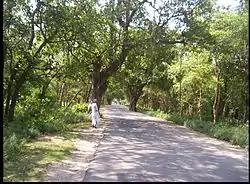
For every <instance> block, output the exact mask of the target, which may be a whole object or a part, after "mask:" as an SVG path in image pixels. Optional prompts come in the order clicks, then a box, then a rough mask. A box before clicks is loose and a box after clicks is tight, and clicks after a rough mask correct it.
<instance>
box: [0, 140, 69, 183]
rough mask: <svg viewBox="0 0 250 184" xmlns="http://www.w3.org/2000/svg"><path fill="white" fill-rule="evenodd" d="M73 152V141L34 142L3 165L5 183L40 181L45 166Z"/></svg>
mask: <svg viewBox="0 0 250 184" xmlns="http://www.w3.org/2000/svg"><path fill="white" fill-rule="evenodd" d="M72 150H74V141H73V140H63V139H62V140H58V139H55V140H53V139H52V140H34V141H32V142H29V143H26V144H25V145H24V147H23V149H22V151H21V152H20V154H19V155H17V156H16V157H14V158H12V159H10V160H9V161H8V162H5V163H4V178H3V180H4V181H5V182H10V181H12V182H20V181H41V180H42V177H43V176H44V174H45V172H46V166H47V165H48V164H51V163H55V162H58V161H60V160H62V159H64V158H65V157H66V156H67V155H69V154H70V152H71V151H72Z"/></svg>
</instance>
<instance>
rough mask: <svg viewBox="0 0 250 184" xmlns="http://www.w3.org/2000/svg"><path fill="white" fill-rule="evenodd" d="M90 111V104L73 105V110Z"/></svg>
mask: <svg viewBox="0 0 250 184" xmlns="http://www.w3.org/2000/svg"><path fill="white" fill-rule="evenodd" d="M87 111H88V104H87V103H83V104H76V105H73V106H72V112H74V113H75V112H87Z"/></svg>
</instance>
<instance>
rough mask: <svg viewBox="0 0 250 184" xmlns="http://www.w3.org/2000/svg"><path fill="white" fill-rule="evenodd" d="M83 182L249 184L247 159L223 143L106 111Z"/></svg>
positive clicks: (137, 116) (119, 108) (139, 117)
mask: <svg viewBox="0 0 250 184" xmlns="http://www.w3.org/2000/svg"><path fill="white" fill-rule="evenodd" d="M105 118H106V121H107V122H108V123H107V129H106V131H105V134H104V138H103V140H102V141H101V145H100V146H99V147H98V151H97V154H96V158H95V160H94V161H93V162H92V163H91V165H90V168H89V170H88V171H87V174H86V176H85V179H84V181H248V167H249V166H248V154H247V152H246V151H245V150H242V149H236V148H235V147H234V146H231V145H229V144H227V143H225V142H223V141H218V140H216V139H212V138H208V137H206V136H203V135H202V134H198V133H196V132H194V131H190V130H188V129H186V128H184V127H181V126H173V125H171V126H170V125H169V124H168V123H166V122H163V121H160V120H158V119H156V118H153V117H149V116H146V115H143V114H141V113H134V112H129V111H128V110H127V109H124V107H122V106H110V107H109V109H108V110H107V113H106V115H105Z"/></svg>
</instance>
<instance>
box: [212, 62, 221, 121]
mask: <svg viewBox="0 0 250 184" xmlns="http://www.w3.org/2000/svg"><path fill="white" fill-rule="evenodd" d="M216 77H217V78H216V88H215V99H214V104H213V119H214V123H216V122H217V121H218V119H219V105H220V69H219V66H218V64H217V66H216Z"/></svg>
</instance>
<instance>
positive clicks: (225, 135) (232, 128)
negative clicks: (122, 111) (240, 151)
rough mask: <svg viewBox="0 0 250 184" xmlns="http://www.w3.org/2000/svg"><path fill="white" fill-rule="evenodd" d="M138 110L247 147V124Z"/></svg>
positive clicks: (158, 111)
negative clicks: (215, 121)
mask: <svg viewBox="0 0 250 184" xmlns="http://www.w3.org/2000/svg"><path fill="white" fill-rule="evenodd" d="M139 111H140V112H142V113H145V114H148V115H151V116H154V117H158V118H161V119H165V120H168V121H171V122H172V123H175V124H178V125H183V126H185V127H188V128H190V129H192V130H195V131H197V132H200V133H203V134H206V135H208V136H210V137H214V138H217V139H220V140H224V141H227V142H230V143H231V144H233V145H238V146H240V147H242V148H246V149H249V131H248V129H249V125H248V124H238V125H230V123H227V122H217V123H215V124H214V123H213V122H211V121H205V120H200V119H199V118H198V117H180V116H178V115H174V114H167V113H165V112H163V111H160V110H157V111H153V110H149V109H147V110H145V109H139Z"/></svg>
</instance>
